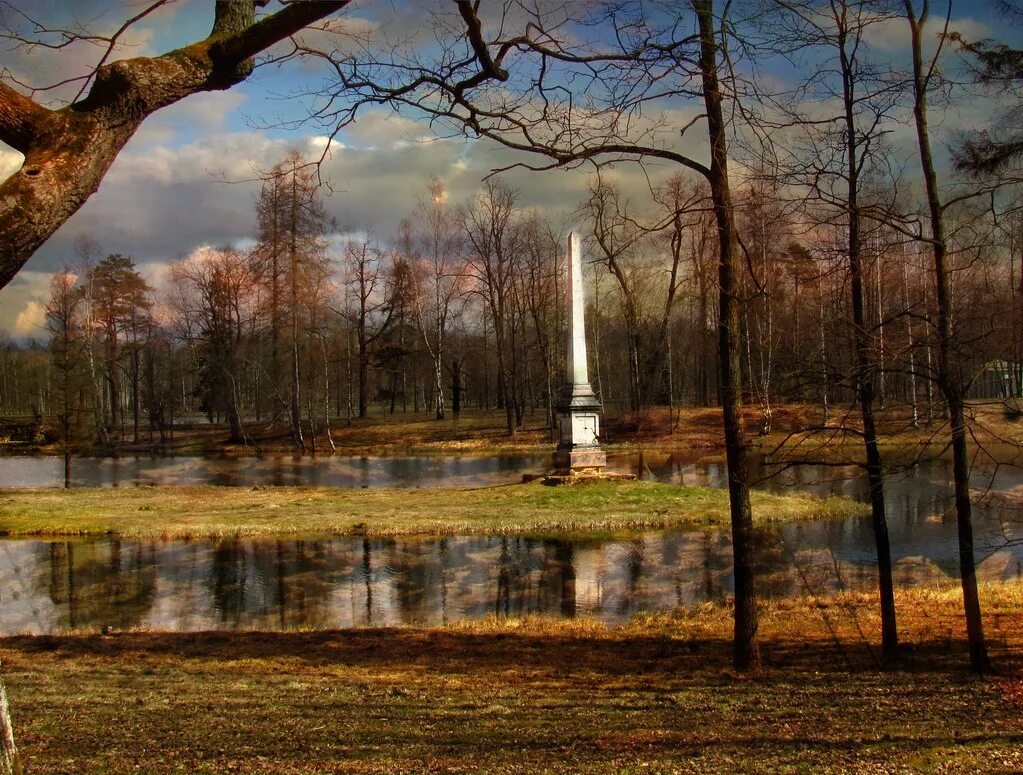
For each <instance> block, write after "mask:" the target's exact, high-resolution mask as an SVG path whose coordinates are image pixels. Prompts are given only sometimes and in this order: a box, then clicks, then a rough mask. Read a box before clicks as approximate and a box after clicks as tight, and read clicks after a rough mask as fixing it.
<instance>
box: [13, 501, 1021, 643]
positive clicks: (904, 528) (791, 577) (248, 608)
mask: <svg viewBox="0 0 1023 775" xmlns="http://www.w3.org/2000/svg"><path fill="white" fill-rule="evenodd" d="M989 518H990V515H989ZM985 524H986V522H985ZM893 528H894V529H893V531H892V537H893V547H894V551H895V560H896V565H895V572H896V581H897V583H899V584H903V585H910V584H927V585H952V584H955V583H956V575H955V574H956V567H955V556H956V543H955V524H954V521H953V520H950V519H946V518H939V519H933V518H930V519H922V520H920V519H919V518H918V515H917V514H916V513H915V512H914V511H912V510H910V511H908V512H907V513H906V518H905V519H903V520H898V521H897V523H896V524H894V525H893ZM1016 530H1017V532H1016V533H1010V538H1015V539H1016V540H1017V545H1016V546H1015V547H1003V548H1001V549H999V550H997V551H995V552H993V553H992V554H991V555H990V556H988V557H987V558H986V559H985V560H984V561H983V562H982V563H981V565H980V576H981V578H982V579H985V580H988V579H990V580H993V579H1019V578H1021V577H1023V546H1020V545H1019V543H1018V539H1019V538H1021V537H1023V536H1021V533H1020V531H1019V529H1018V528H1017V529H1016ZM872 540H873V539H872V537H871V535H870V532H869V524H868V523H867V521H866V520H845V521H831V522H819V523H807V524H799V525H792V526H787V527H785V528H782V529H778V528H775V529H767V530H761V531H759V532H758V535H757V545H758V557H757V563H758V566H759V569H760V574H761V575H760V577H759V582H760V588H761V590H762V592H763V594H764V595H765V596H767V597H772V598H779V597H785V596H792V595H801V594H813V595H826V594H830V593H833V592H835V591H837V590H839V589H854V590H863V591H868V590H873V589H874V588H875V587H876V573H875V569H874V563H873V550H872ZM731 590H732V578H731V556H730V546H729V541H728V536H727V533H724V532H708V531H701V532H687V531H681V530H670V531H652V532H645V533H642V534H637V535H635V536H633V537H630V538H626V539H615V540H600V539H581V538H579V539H575V538H573V539H552V538H549V539H533V538H527V537H510V536H490V537H488V536H480V537H448V538H436V539H422V540H416V539H410V540H394V539H386V540H385V539H381V540H376V539H365V538H320V539H304V540H291V539H289V540H243V539H237V538H233V539H224V540H220V541H167V542H162V541H124V540H109V539H105V540H95V541H70V542H53V543H47V542H43V541H2V542H0V612H2V617H0V633H3V634H10V633H15V632H26V631H27V632H54V631H59V630H63V629H67V628H76V627H80V628H87V629H98V628H100V627H102V626H104V625H111V626H113V627H115V628H118V629H125V628H131V627H145V628H155V629H172V630H179V631H195V630H203V629H254V628H255V629H282V628H293V627H312V628H336V627H351V626H359V625H378V626H380V625H393V624H404V623H414V624H427V625H431V624H442V623H446V622H452V621H456V620H459V619H476V618H480V617H484V616H488V615H497V616H501V617H507V616H511V617H517V616H525V615H529V614H547V615H552V616H562V617H572V616H577V615H592V616H596V617H599V618H601V619H603V620H605V621H610V622H616V621H621V620H623V619H626V618H628V617H631V616H632V615H633V614H635V613H637V612H640V611H656V610H666V609H670V608H673V607H674V606H677V605H680V604H683V605H690V604H693V603H697V602H700V601H704V600H717V599H721V598H722V597H724V596H727V595H728V594H730V593H731Z"/></svg>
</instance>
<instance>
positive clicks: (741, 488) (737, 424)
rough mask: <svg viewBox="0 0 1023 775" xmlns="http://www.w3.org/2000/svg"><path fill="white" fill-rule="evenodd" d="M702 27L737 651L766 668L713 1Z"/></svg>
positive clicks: (745, 661) (740, 663)
mask: <svg viewBox="0 0 1023 775" xmlns="http://www.w3.org/2000/svg"><path fill="white" fill-rule="evenodd" d="M693 8H694V10H695V11H696V15H697V17H698V19H699V25H700V72H701V74H702V76H703V97H704V104H705V105H706V108H707V131H708V134H709V138H710V146H711V163H710V174H709V175H708V177H707V179H708V182H709V183H710V191H711V200H712V202H713V206H714V217H715V219H716V220H717V226H718V239H719V240H720V251H719V253H720V256H719V261H718V282H719V285H720V296H719V305H720V314H719V316H718V358H719V363H720V378H721V386H720V392H721V408H722V411H723V415H724V424H725V454H726V458H727V460H728V497H729V504H730V510H731V520H732V555H733V558H734V566H735V570H734V573H735V631H734V638H735V653H734V656H733V659H734V662H735V666H736V668H738V669H740V670H749V669H756V668H758V667H759V666H760V649H759V645H758V638H757V629H758V622H757V601H756V593H755V589H754V576H755V573H756V568H755V564H754V554H753V512H752V508H751V505H750V491H749V470H748V462H747V451H748V441H747V439H746V434H745V432H744V430H743V427H742V417H741V414H740V409H741V406H742V385H741V379H742V374H741V367H740V353H739V331H740V320H739V299H738V292H739V288H738V278H737V277H736V275H737V273H738V265H739V262H738V239H737V235H736V231H735V212H734V209H733V206H732V196H731V191H730V189H729V180H728V143H727V136H726V125H725V119H724V113H723V111H722V95H721V87H720V84H719V81H718V59H717V58H718V47H717V41H716V38H715V29H714V11H713V2H712V0H693Z"/></svg>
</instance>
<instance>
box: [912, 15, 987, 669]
mask: <svg viewBox="0 0 1023 775" xmlns="http://www.w3.org/2000/svg"><path fill="white" fill-rule="evenodd" d="M905 9H906V19H907V21H908V22H909V27H910V32H911V41H912V54H913V117H914V122H915V127H916V135H917V144H918V148H919V152H920V166H921V169H922V171H923V176H924V187H925V191H926V196H927V211H928V216H929V218H928V221H929V224H930V228H929V232H930V233H929V236H927V237H926V238H925V239H926V242H927V243H928V245H929V246H930V249H931V253H932V257H933V261H934V302H935V329H936V332H937V356H938V358H937V360H938V362H937V370H936V378H937V382H938V387H939V388H940V389H941V393H942V395H943V396H944V398H945V404H946V406H947V407H948V413H949V422H950V437H951V442H952V476H953V484H954V489H955V507H956V521H957V525H958V532H959V575H960V580H961V582H962V587H963V607H964V609H965V613H966V634H967V638H968V640H969V644H970V666H971V667H972V668H973V669H974V670H975V671H977V672H983V671H984V670H986V669H987V668H988V654H987V645H986V644H985V641H984V622H983V619H982V618H981V614H980V594H979V592H978V590H977V560H976V557H975V556H974V551H973V510H972V505H971V503H970V457H969V454H970V453H969V449H968V447H967V433H968V430H967V427H966V407H965V403H966V401H965V399H966V393H965V388H966V381H965V380H966V377H965V375H964V374H963V364H962V362H961V360H960V358H959V357H958V355H957V352H956V344H957V343H956V327H955V323H954V320H953V311H952V288H951V275H952V267H951V262H950V256H949V249H948V241H947V237H946V233H945V226H946V224H945V216H946V212H947V203H945V202H943V201H942V194H941V191H940V190H939V188H938V174H937V170H936V165H935V162H934V156H933V154H932V153H931V136H930V130H929V128H928V125H927V95H928V93H929V92H930V91H931V89H932V88H933V86H934V82H935V79H936V77H937V73H936V70H935V64H936V62H937V57H938V56H939V54H940V51H941V46H940V45H939V47H938V51H937V52H936V53H935V54H934V56H933V58H932V59H931V61H930V62H925V61H924V55H923V46H924V42H923V35H924V32H923V30H924V26H925V25H926V24H927V21H928V18H929V16H930V2H929V1H928V0H923V1H922V3H921V5H920V10H919V12H918V11H917V8H916V4H915V3H914V2H913V0H905ZM949 13H951V3H949ZM947 25H948V22H947V19H946V31H947Z"/></svg>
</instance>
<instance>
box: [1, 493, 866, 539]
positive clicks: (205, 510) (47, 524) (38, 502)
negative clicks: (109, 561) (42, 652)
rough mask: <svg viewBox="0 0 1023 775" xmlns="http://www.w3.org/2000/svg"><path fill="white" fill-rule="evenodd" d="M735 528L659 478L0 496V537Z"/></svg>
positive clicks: (763, 507) (820, 506) (719, 499)
mask: <svg viewBox="0 0 1023 775" xmlns="http://www.w3.org/2000/svg"><path fill="white" fill-rule="evenodd" d="M864 513H865V511H864V507H863V506H862V505H861V504H857V503H854V502H853V501H850V500H847V499H844V498H829V499H819V498H815V497H813V496H809V495H803V494H796V493H793V494H785V495H774V494H770V493H761V492H757V493H754V495H753V516H754V520H755V522H757V523H759V524H767V523H771V522H790V521H795V520H809V519H825V518H830V517H840V516H853V515H861V514H864ZM727 524H728V493H727V492H726V491H724V490H715V489H709V488H702V487H679V486H675V485H667V484H656V483H653V482H594V483H585V484H573V485H563V486H559V487H548V486H545V485H543V484H540V483H530V484H514V485H506V486H499V487H482V488H475V489H469V488H464V489H451V488H437V489H424V490H397V489H379V490H349V489H322V488H302V487H268V488H263V489H242V488H234V487H140V488H126V489H76V490H70V491H68V490H55V489H39V490H6V491H2V492H0V533H3V534H6V535H22V536H30V535H49V536H66V535H105V534H116V535H120V536H125V537H167V538H189V537H204V536H213V537H217V536H225V535H293V534H315V535H326V534H334V535H378V536H393V535H415V534H423V535H437V534H473V533H553V532H563V531H599V532H605V531H616V530H627V529H635V528H662V527H682V526H692V527H708V526H711V527H712V526H724V525H727Z"/></svg>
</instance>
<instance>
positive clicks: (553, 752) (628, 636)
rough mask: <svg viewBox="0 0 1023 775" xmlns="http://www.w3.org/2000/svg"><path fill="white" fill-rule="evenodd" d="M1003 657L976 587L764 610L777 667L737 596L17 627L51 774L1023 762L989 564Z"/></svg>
mask: <svg viewBox="0 0 1023 775" xmlns="http://www.w3.org/2000/svg"><path fill="white" fill-rule="evenodd" d="M982 596H983V600H984V606H985V616H986V627H987V630H988V636H989V638H990V640H991V650H992V656H993V657H994V659H995V660H996V665H997V666H998V668H999V670H1000V674H998V675H994V676H989V677H984V678H976V677H973V676H971V675H970V674H969V673H968V672H966V669H965V664H966V661H967V660H966V649H965V644H964V642H963V627H962V617H961V613H960V607H959V596H958V594H957V593H956V592H955V591H954V590H951V591H944V592H936V591H907V590H903V591H900V592H899V595H898V600H897V602H898V605H899V610H900V615H901V617H902V621H901V626H902V636H903V642H904V643H905V644H906V653H905V657H904V661H903V663H902V664H901V665H900V666H898V667H897V668H895V669H893V670H890V671H881V670H879V669H878V668H877V667H876V666H875V664H874V662H873V660H872V657H871V648H870V645H869V644H870V643H874V642H876V640H877V633H878V622H877V619H876V616H875V613H874V611H875V609H876V605H875V601H874V596H873V595H849V596H844V597H840V598H837V599H831V600H828V601H812V600H802V601H787V602H783V603H777V604H769V605H768V606H766V607H765V608H764V610H763V615H762V625H761V632H762V637H763V640H764V644H763V652H764V657H765V662H766V667H765V669H764V670H763V671H762V672H761V673H759V674H757V675H740V674H736V673H734V672H733V671H732V669H731V668H730V666H729V662H730V648H729V643H728V637H729V634H730V612H729V611H728V609H727V608H726V607H724V606H716V605H709V604H708V605H703V606H700V607H698V608H694V609H687V610H683V611H678V612H676V613H674V614H670V615H658V616H653V617H641V618H638V619H636V620H635V621H633V622H632V623H631V624H629V625H627V626H624V627H621V628H607V627H604V626H603V625H599V624H597V623H594V622H588V621H577V622H554V621H550V620H526V621H510V622H498V621H490V622H482V623H477V624H472V625H464V626H454V627H449V628H446V629H413V628H408V629H388V630H369V629H365V630H352V631H346V632H317V633H306V632H290V633H276V634H275V633H238V634H230V633H206V634H193V635H172V634H160V633H121V634H115V635H110V636H100V635H66V636H54V637H16V638H8V639H3V640H0V660H2V661H3V665H4V672H5V675H6V681H7V685H8V693H9V697H10V702H11V711H12V714H13V717H14V722H15V732H16V735H17V739H18V743H19V746H20V748H21V749H22V753H23V756H24V758H25V760H26V764H27V767H28V772H30V773H33V775H56V774H57V773H86V772H88V773H137V772H144V773H294V774H295V775H298V774H300V773H346V772H360V773H387V774H388V775H390V774H392V773H434V772H445V773H455V772H463V773H464V772H474V773H530V774H532V773H568V772H572V773H608V774H610V773H617V774H620V775H621V774H624V773H651V772H655V773H675V772H678V773H734V772H763V773H788V772H812V773H829V772H872V773H874V772H936V771H940V772H945V773H951V772H961V773H976V772H1020V771H1021V770H1023V683H1021V679H1020V672H1019V670H1020V668H1021V665H1023V585H1020V584H1018V583H1015V584H1013V583H1006V584H999V585H993V586H984V587H983V588H982Z"/></svg>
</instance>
